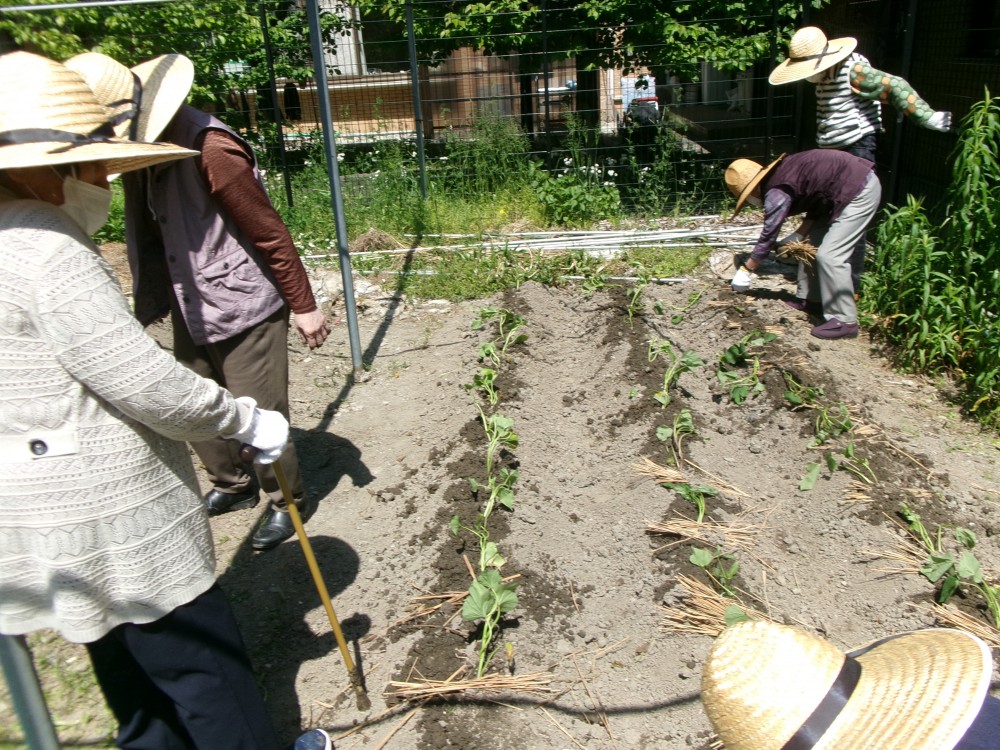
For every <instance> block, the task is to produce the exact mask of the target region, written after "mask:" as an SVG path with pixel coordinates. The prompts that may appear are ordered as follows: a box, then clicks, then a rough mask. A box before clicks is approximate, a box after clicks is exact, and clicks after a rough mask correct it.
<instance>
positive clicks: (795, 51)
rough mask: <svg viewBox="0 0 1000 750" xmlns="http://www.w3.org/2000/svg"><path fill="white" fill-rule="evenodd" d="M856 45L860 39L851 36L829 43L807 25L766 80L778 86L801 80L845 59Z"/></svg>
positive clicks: (829, 41) (790, 43)
mask: <svg viewBox="0 0 1000 750" xmlns="http://www.w3.org/2000/svg"><path fill="white" fill-rule="evenodd" d="M857 46H858V40H857V39H855V38H854V37H852V36H843V37H840V38H839V39H829V40H828V39H827V38H826V34H824V33H823V32H822V30H820V29H818V28H816V27H815V26H805V27H804V28H801V29H799V30H798V31H796V32H795V34H794V35H793V36H792V41H791V42H789V44H788V59H787V60H785V61H784V62H782V63H780V64H779V65H778V67H776V68H775V69H774V70H772V71H771V75H769V76H768V77H767V80H768V81H770V82H771V83H772V84H773V85H775V86H777V85H779V84H782V83H792V82H793V81H801V80H802V79H804V78H808V77H809V76H813V75H816V74H817V73H820V72H822V71H824V70H826V69H827V68H832V67H833V66H834V65H836V64H837V63H839V62H840V61H842V60H846V59H847V57H848V55H850V54H851V53H852V52H854V48H855V47H857Z"/></svg>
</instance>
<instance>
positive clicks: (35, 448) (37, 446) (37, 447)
mask: <svg viewBox="0 0 1000 750" xmlns="http://www.w3.org/2000/svg"><path fill="white" fill-rule="evenodd" d="M28 448H30V449H31V452H32V453H34V454H35V455H36V456H44V455H45V454H46V453H48V452H49V446H47V445H46V444H45V441H44V440H32V441H31V442H30V443H28Z"/></svg>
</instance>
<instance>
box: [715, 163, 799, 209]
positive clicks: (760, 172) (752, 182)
mask: <svg viewBox="0 0 1000 750" xmlns="http://www.w3.org/2000/svg"><path fill="white" fill-rule="evenodd" d="M784 158H785V155H784V154H782V155H781V156H779V157H778V158H777V159H775V160H774V161H772V162H771V163H770V164H768V165H767V166H766V167H762V166H761V165H760V164H758V163H757V162H755V161H753V160H752V159H737V160H736V161H734V162H733V163H732V164H730V165H729V166H728V167H726V186H727V187H728V188H729V191H730V192H731V193H732V194H733V195H735V196H736V210H735V211H733V216H734V217H735V216H736V214H738V213H739V212H740V211H742V210H743V206H745V205H746V202H747V198H749V197H750V193H752V192H753V189H754V188H755V187H757V186H758V185H759V184H760V181H761V180H763V179H764V178H765V177H767V175H768V174H770V172H771V170H772V169H774V168H775V167H776V166H778V162H780V161H781V160H782V159H784Z"/></svg>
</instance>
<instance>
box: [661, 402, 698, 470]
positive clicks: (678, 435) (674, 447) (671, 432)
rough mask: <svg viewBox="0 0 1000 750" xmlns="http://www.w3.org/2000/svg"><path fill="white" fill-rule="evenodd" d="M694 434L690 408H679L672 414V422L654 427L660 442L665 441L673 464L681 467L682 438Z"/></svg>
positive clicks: (682, 453)
mask: <svg viewBox="0 0 1000 750" xmlns="http://www.w3.org/2000/svg"><path fill="white" fill-rule="evenodd" d="M693 434H694V420H693V419H692V417H691V410H690V409H681V410H680V411H678V412H677V413H676V414H675V415H674V419H673V422H672V424H671V425H670V426H669V427H668V426H667V425H660V426H659V427H657V428H656V438H657V439H658V440H659V441H660V442H661V443H667V445H668V446H669V448H670V454H671V457H672V459H673V463H674V466H676V467H677V468H680V467H681V464H682V463H683V462H684V438H686V437H687V436H688V435H693Z"/></svg>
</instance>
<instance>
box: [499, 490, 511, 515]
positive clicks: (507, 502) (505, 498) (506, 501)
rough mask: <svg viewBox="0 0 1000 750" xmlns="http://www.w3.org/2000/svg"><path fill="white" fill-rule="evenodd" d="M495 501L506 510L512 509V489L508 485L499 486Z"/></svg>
mask: <svg viewBox="0 0 1000 750" xmlns="http://www.w3.org/2000/svg"><path fill="white" fill-rule="evenodd" d="M497 501H498V502H499V503H500V504H501V505H502V506H503V507H505V508H506V509H507V510H514V491H513V490H512V489H510V488H509V487H501V488H500V489H499V490H498V491H497Z"/></svg>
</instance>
